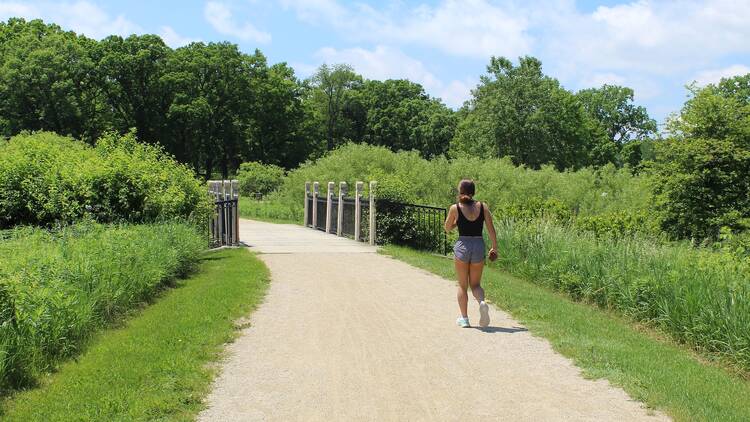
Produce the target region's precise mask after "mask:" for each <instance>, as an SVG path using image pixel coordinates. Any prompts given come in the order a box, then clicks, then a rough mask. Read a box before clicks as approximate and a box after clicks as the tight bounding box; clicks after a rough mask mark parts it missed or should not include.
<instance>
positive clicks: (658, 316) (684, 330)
mask: <svg viewBox="0 0 750 422" xmlns="http://www.w3.org/2000/svg"><path fill="white" fill-rule="evenodd" d="M496 228H497V233H498V245H499V250H500V251H502V253H501V256H500V260H499V261H498V264H499V265H500V266H501V267H502V268H504V269H505V270H507V271H509V272H510V273H512V274H515V275H517V276H519V277H522V278H524V279H528V280H530V281H533V282H535V283H539V284H542V285H544V286H546V287H550V288H552V289H554V290H558V291H562V292H565V293H567V294H569V295H570V296H571V297H572V298H573V299H576V300H581V301H585V302H590V303H595V304H597V305H599V306H600V307H601V308H603V309H611V310H616V311H617V312H619V313H621V314H622V315H625V316H627V317H629V318H632V319H634V320H638V321H641V322H644V323H646V324H647V325H649V326H654V327H658V328H659V329H660V330H662V331H663V332H665V333H668V334H669V335H670V336H672V338H673V339H675V340H676V341H678V342H680V343H684V344H687V345H690V346H691V347H693V348H695V350H697V351H699V352H701V353H702V354H703V355H704V356H705V357H706V358H709V359H721V360H724V361H726V362H731V363H732V364H734V365H737V366H738V367H740V368H742V369H744V370H745V371H748V372H750V281H749V280H748V278H750V261H747V260H741V259H738V258H737V257H736V256H735V255H733V254H729V253H723V252H716V251H710V250H707V249H705V248H695V247H692V246H690V245H689V244H686V243H669V244H659V243H654V242H652V241H650V240H647V239H641V238H638V237H631V238H628V237H625V238H622V239H612V238H608V237H600V238H597V237H595V236H594V235H592V234H590V233H581V232H577V231H576V230H575V229H573V228H571V227H564V226H559V225H556V224H552V223H549V222H543V221H534V222H513V221H506V220H502V221H498V222H497V224H496Z"/></svg>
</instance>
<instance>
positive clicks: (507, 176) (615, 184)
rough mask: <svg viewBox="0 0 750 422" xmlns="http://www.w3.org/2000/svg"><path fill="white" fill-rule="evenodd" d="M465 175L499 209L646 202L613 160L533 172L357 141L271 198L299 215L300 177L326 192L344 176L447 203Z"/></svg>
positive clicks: (614, 207)
mask: <svg viewBox="0 0 750 422" xmlns="http://www.w3.org/2000/svg"><path fill="white" fill-rule="evenodd" d="M463 178H472V179H474V180H476V181H477V199H480V200H482V201H485V202H487V203H488V204H489V205H490V207H491V208H492V210H496V209H497V210H498V211H500V210H508V211H509V212H522V213H524V212H531V211H532V210H534V209H535V207H536V206H537V205H538V204H545V203H546V204H547V205H546V206H548V207H550V209H549V210H548V211H553V212H555V213H557V214H560V217H564V216H566V215H570V216H576V215H598V214H602V213H608V212H616V211H620V210H633V211H634V212H635V211H643V212H646V211H647V210H648V209H649V205H650V190H649V185H648V181H647V180H646V179H645V178H644V177H641V176H636V175H633V174H632V173H631V172H630V171H629V170H628V169H616V168H615V167H614V166H604V167H602V168H601V169H598V170H594V169H581V170H578V171H575V172H573V171H569V172H558V171H556V170H555V169H554V168H553V167H549V166H548V167H543V168H542V169H541V170H531V169H527V168H524V167H517V166H514V165H513V164H512V163H511V162H510V161H509V160H507V159H480V158H456V159H451V160H448V159H446V158H442V157H438V158H435V159H433V160H429V161H428V160H425V159H423V158H422V157H420V155H419V154H418V153H417V152H414V151H411V152H398V153H394V152H392V151H390V150H388V149H386V148H383V147H376V146H369V145H357V144H348V145H344V146H342V147H340V148H338V149H336V150H334V151H332V152H330V153H329V154H327V155H326V156H324V157H322V158H320V159H318V160H316V161H309V162H306V163H305V164H303V165H302V166H300V167H299V168H298V169H295V170H292V171H290V172H289V173H288V175H287V177H286V178H284V182H283V184H282V186H281V189H279V191H277V192H276V193H274V194H272V196H271V199H272V200H274V201H276V202H279V203H282V204H284V205H285V206H286V207H288V208H290V212H296V213H298V214H299V219H300V220H301V218H302V216H301V215H302V198H304V185H305V181H319V182H321V189H322V190H323V191H324V190H325V183H326V182H328V181H335V182H337V186H338V182H340V181H345V182H347V183H348V184H349V191H350V192H351V191H352V190H353V189H354V187H353V186H354V185H353V184H354V182H355V181H357V180H361V181H369V180H376V181H378V192H379V195H380V196H381V197H389V198H393V199H396V198H398V200H403V201H406V202H417V203H421V204H425V205H434V206H440V207H446V206H448V205H450V204H453V203H455V202H456V186H457V184H458V182H459V181H460V180H461V179H463ZM322 193H324V192H322ZM291 210H293V211H291Z"/></svg>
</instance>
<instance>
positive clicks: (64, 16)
mask: <svg viewBox="0 0 750 422" xmlns="http://www.w3.org/2000/svg"><path fill="white" fill-rule="evenodd" d="M10 17H22V18H25V19H43V20H44V21H46V22H48V23H56V24H58V25H60V26H61V27H63V28H65V29H70V30H73V31H75V32H77V33H79V34H85V35H86V36H89V37H91V38H95V39H101V38H104V37H106V36H108V35H122V36H127V35H130V34H133V33H141V32H143V30H142V29H141V27H139V26H138V25H136V24H135V23H133V22H131V21H129V20H128V19H127V18H125V17H124V16H123V15H118V16H116V17H111V16H109V14H108V13H107V12H106V11H104V10H103V9H102V8H100V7H99V6H97V5H96V4H94V3H91V2H89V1H75V2H25V3H20V2H8V3H1V4H0V19H2V20H7V19H8V18H10Z"/></svg>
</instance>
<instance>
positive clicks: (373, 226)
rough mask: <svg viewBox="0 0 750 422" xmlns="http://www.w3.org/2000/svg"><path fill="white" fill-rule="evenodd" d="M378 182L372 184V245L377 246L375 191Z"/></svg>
mask: <svg viewBox="0 0 750 422" xmlns="http://www.w3.org/2000/svg"><path fill="white" fill-rule="evenodd" d="M377 186H378V182H373V181H371V182H370V244H371V245H375V233H376V231H375V190H376V188H377Z"/></svg>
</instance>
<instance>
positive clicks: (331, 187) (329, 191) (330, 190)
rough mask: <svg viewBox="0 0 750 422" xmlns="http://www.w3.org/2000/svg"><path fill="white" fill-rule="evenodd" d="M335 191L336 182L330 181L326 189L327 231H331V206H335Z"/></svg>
mask: <svg viewBox="0 0 750 422" xmlns="http://www.w3.org/2000/svg"><path fill="white" fill-rule="evenodd" d="M333 192H334V184H333V182H328V186H327V189H326V233H330V232H331V211H332V209H331V208H333Z"/></svg>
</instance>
